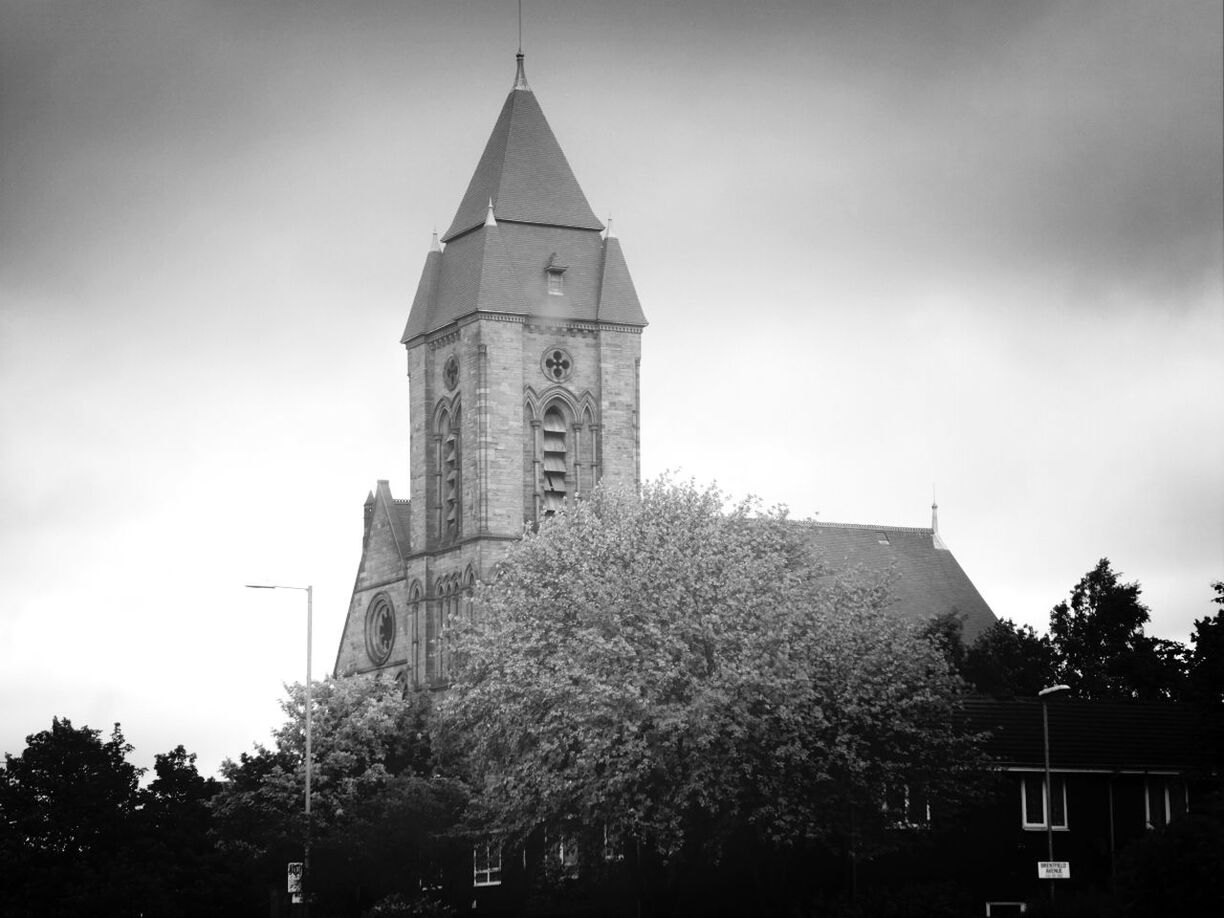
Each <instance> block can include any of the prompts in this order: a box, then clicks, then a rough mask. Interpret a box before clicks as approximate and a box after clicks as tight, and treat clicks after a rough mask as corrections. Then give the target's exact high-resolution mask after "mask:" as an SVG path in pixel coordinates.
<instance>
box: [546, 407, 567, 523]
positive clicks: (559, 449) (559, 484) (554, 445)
mask: <svg viewBox="0 0 1224 918" xmlns="http://www.w3.org/2000/svg"><path fill="white" fill-rule="evenodd" d="M565 434H566V430H565V415H563V414H562V413H561V409H560V408H558V407H557V406H556V405H554V406H553V407H551V408H549V409H548V410H547V411H546V412H544V515H545V516H549V515H551V514H553V513H556V512H557V511H558V510H560V509H561V507H562V505H564V503H565V493H566V490H567V488H566V482H565V471H566V449H565Z"/></svg>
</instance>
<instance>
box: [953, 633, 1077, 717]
mask: <svg viewBox="0 0 1224 918" xmlns="http://www.w3.org/2000/svg"><path fill="white" fill-rule="evenodd" d="M1056 666H1057V661H1056V658H1055V653H1054V647H1053V646H1052V645H1051V643H1050V639H1049V638H1048V637H1046V636H1045V635H1038V634H1037V632H1036V631H1035V630H1034V629H1033V627H1032V626H1031V625H1017V624H1016V623H1015V622H1013V621H1012V620H1011V619H1006V618H1004V619H1000V620H999V621H997V622H995V623H994V624H993V625H991V626H990V627H989V628H988V629H986V631H984V632H983V633H982V634H981V635H980V636H979V637H978V639H977V640H976V641H974V642H973V644H972V646H970V647H969V648H968V650H966V651H965V657H964V662H963V663H962V665H961V670H960V672H961V675H962V676H964V678H965V681H967V682H968V683H969V684H970V685H972V686H973V687H974V688H975V689H976V690H977V691H979V692H982V693H983V694H986V695H992V696H994V697H995V698H1016V697H1032V696H1035V695H1036V694H1037V693H1038V692H1039V691H1041V690H1042V689H1043V688H1045V687H1046V686H1047V685H1050V684H1051V683H1052V682H1053V680H1054V675H1055V672H1056Z"/></svg>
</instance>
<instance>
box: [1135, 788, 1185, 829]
mask: <svg viewBox="0 0 1224 918" xmlns="http://www.w3.org/2000/svg"><path fill="white" fill-rule="evenodd" d="M1143 783H1144V788H1143V790H1144V793H1143V806H1144V814H1143V818H1144V824H1145V825H1146V826H1147V827H1148V828H1149V829H1159V828H1161V827H1162V826H1166V825H1168V824H1169V823H1170V822H1172V821H1173V820H1174V819H1176V818H1177V817H1178V816H1181V815H1183V814H1184V813H1185V812H1186V807H1187V803H1188V800H1187V794H1186V783H1185V782H1184V781H1182V780H1181V779H1180V778H1176V777H1172V776H1169V777H1159V776H1155V775H1149V776H1148V777H1147V779H1146V780H1145V781H1144V782H1143Z"/></svg>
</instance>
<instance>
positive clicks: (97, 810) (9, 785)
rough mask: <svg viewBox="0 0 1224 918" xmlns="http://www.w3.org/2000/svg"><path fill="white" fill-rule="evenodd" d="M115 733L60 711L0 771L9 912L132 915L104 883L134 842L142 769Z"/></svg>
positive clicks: (0, 840)
mask: <svg viewBox="0 0 1224 918" xmlns="http://www.w3.org/2000/svg"><path fill="white" fill-rule="evenodd" d="M131 748H132V747H131V746H129V745H128V744H127V742H126V741H125V740H124V738H123V733H122V731H121V730H120V729H119V725H118V724H116V725H115V727H114V729H113V731H112V732H111V736H110V739H108V740H105V741H103V740H102V739H101V731H98V730H91V729H90V728H88V727H82V728H80V729H77V728H75V727H73V726H72V722H71V721H70V720H68V719H67V718H64V719H62V720H61V719H60V718H58V717H57V718H54V719H52V721H51V729H50V730H44V731H42V732H40V733H36V734H32V735H30V736H28V737H26V748H25V750H24V751H23V752H22V753H21V754H20V755H18V756H13V755H10V754H6V755H5V757H4V758H5V767H4V769H3V770H2V771H0V856H2V857H3V862H4V869H3V871H0V876H3V879H2V880H0V905H2V906H3V907H2V908H0V911H2V912H3V913H4V914H9V915H73V914H82V915H89V914H106V913H108V912H109V911H111V907H112V906H113V907H114V909H115V912H114V913H116V914H129V913H130V911H129V910H128V909H127V908H125V907H124V906H123V905H122V903H121V902H117V901H115V900H114V898H113V893H112V894H111V895H107V890H108V888H111V889H113V884H108V883H107V882H105V881H106V880H108V878H109V875H110V874H111V873H112V872H113V871H114V869H115V867H116V866H117V865H118V864H119V863H120V859H119V852H120V851H121V850H123V849H124V848H125V847H126V846H127V844H128V842H129V841H130V834H131V817H132V814H133V813H134V812H135V810H136V807H137V802H138V795H137V785H138V782H139V779H140V769H138V768H136V767H134V766H133V765H131V764H130V763H129V762H128V761H127V754H128V752H130V751H131Z"/></svg>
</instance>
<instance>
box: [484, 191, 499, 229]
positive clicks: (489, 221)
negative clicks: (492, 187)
mask: <svg viewBox="0 0 1224 918" xmlns="http://www.w3.org/2000/svg"><path fill="white" fill-rule="evenodd" d="M484 225H485V226H497V220H496V219H495V218H494V217H493V199H492V198H489V212H488V213H487V214H485V222H484Z"/></svg>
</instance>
